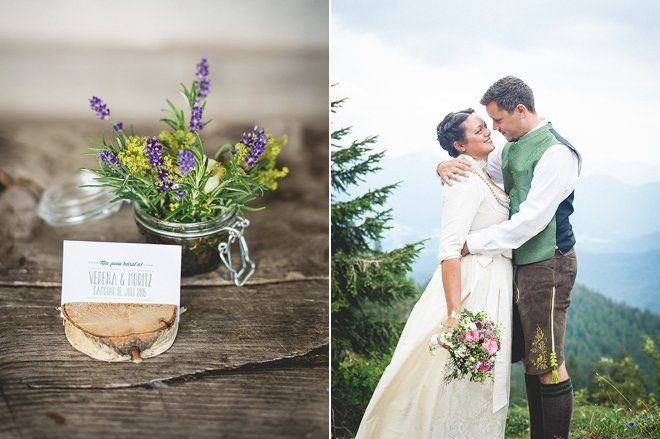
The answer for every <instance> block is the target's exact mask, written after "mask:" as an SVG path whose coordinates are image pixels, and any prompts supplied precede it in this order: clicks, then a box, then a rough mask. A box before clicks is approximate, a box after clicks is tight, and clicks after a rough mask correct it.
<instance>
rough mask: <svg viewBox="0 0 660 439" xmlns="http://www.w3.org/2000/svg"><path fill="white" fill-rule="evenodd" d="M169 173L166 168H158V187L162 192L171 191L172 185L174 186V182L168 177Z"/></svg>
mask: <svg viewBox="0 0 660 439" xmlns="http://www.w3.org/2000/svg"><path fill="white" fill-rule="evenodd" d="M167 175H168V173H167V170H166V169H159V170H158V182H159V185H158V187H157V189H158V190H159V191H161V192H169V191H170V189H172V186H174V184H173V183H172V182H171V181H170V180H169V179H168V178H167Z"/></svg>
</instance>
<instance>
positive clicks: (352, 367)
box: [332, 354, 391, 437]
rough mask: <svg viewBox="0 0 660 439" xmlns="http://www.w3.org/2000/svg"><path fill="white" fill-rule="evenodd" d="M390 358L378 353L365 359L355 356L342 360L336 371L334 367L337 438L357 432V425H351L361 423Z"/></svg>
mask: <svg viewBox="0 0 660 439" xmlns="http://www.w3.org/2000/svg"><path fill="white" fill-rule="evenodd" d="M390 357H391V355H383V356H378V355H377V354H375V355H373V356H371V358H370V359H369V360H366V359H365V358H364V357H361V356H358V355H355V356H353V357H352V358H350V359H347V360H345V361H342V362H341V363H340V364H339V367H338V368H337V370H336V371H334V370H333V374H332V393H333V402H332V416H333V419H332V421H333V423H332V424H333V431H334V436H335V437H352V436H354V435H355V432H356V428H354V427H351V426H357V425H359V424H360V420H361V419H362V414H363V413H364V409H365V408H366V405H365V404H366V403H368V402H369V399H370V398H371V395H372V394H373V392H374V389H375V388H376V385H377V384H378V380H379V379H380V376H381V375H382V374H383V371H384V370H385V367H387V365H388V364H389V362H390ZM335 395H341V398H339V397H337V398H335ZM365 401H366V403H365ZM356 408H358V409H357V410H356ZM359 408H361V409H359Z"/></svg>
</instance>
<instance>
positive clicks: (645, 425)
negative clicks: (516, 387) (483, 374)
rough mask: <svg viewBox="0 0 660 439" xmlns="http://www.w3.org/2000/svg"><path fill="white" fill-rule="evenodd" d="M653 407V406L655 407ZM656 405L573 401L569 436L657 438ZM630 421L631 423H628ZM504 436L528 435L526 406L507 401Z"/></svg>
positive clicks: (659, 435)
mask: <svg viewBox="0 0 660 439" xmlns="http://www.w3.org/2000/svg"><path fill="white" fill-rule="evenodd" d="M656 409H657V408H656ZM656 409H651V411H650V412H646V411H644V410H642V409H640V410H632V409H630V408H628V407H622V406H618V407H604V406H599V405H592V404H589V403H577V404H575V406H574V407H573V419H572V421H571V438H572V439H628V438H630V439H633V438H635V439H636V438H660V422H658V413H657V410H656ZM631 422H632V423H633V424H632V426H630V425H629V423H631ZM505 437H506V438H508V439H523V438H525V439H526V438H528V437H529V414H528V413H527V406H526V405H524V406H521V405H511V406H510V407H509V414H508V418H507V423H506V435H505Z"/></svg>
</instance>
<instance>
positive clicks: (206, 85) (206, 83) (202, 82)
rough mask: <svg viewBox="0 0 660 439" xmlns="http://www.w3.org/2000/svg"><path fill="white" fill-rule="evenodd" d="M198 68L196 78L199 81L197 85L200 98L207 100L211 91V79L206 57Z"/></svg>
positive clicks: (196, 81)
mask: <svg viewBox="0 0 660 439" xmlns="http://www.w3.org/2000/svg"><path fill="white" fill-rule="evenodd" d="M196 67H197V69H196V71H195V76H197V79H196V80H195V85H197V88H198V89H199V97H200V98H205V97H207V96H208V95H209V92H210V91H211V78H209V64H208V59H207V58H206V56H203V57H202V59H201V60H200V61H199V63H198V64H197V66H196Z"/></svg>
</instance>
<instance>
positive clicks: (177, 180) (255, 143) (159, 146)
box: [89, 57, 288, 223]
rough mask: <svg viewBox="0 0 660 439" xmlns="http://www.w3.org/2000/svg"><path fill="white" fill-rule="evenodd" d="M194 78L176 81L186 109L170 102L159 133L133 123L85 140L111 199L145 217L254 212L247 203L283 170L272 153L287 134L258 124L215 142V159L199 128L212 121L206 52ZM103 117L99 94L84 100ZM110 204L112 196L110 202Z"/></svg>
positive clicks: (190, 218) (106, 116)
mask: <svg viewBox="0 0 660 439" xmlns="http://www.w3.org/2000/svg"><path fill="white" fill-rule="evenodd" d="M196 67H197V68H196V72H195V76H196V79H195V80H194V81H193V82H192V84H191V85H190V86H189V87H186V86H185V85H183V84H181V89H182V90H181V95H182V96H183V98H184V100H185V103H186V104H187V106H188V111H187V112H186V113H187V114H184V111H183V110H181V109H179V108H177V107H176V106H175V105H174V104H173V103H172V102H171V101H170V100H169V99H167V100H166V102H167V105H168V108H167V109H164V110H163V111H164V112H165V113H166V116H165V117H164V118H162V119H160V121H161V122H163V123H164V124H165V125H166V129H164V130H162V131H161V132H160V133H158V134H157V135H148V136H138V135H136V134H135V130H134V129H133V127H132V126H131V129H130V132H126V130H125V129H124V125H123V123H122V122H117V123H112V122H111V124H112V136H111V138H110V139H106V136H105V133H102V135H101V137H100V138H99V139H93V138H90V140H91V141H92V142H93V143H94V144H95V146H96V147H95V148H90V153H92V154H94V155H96V158H97V161H98V165H99V168H98V169H90V170H89V171H90V172H92V173H93V174H95V175H96V181H97V182H98V183H99V185H101V186H106V187H110V188H111V189H112V191H113V193H114V194H115V195H116V198H115V200H120V199H128V200H133V201H134V202H135V203H137V204H139V205H140V206H141V207H142V208H143V209H144V210H145V211H146V212H147V213H148V214H150V215H152V216H154V217H156V218H159V219H162V220H166V221H172V222H179V223H192V222H200V221H206V220H208V219H211V218H215V217H218V216H221V215H223V214H225V213H226V212H230V211H237V212H238V213H240V212H241V211H242V210H257V209H255V208H253V207H249V206H247V205H246V204H247V203H249V202H250V201H252V200H254V199H255V198H256V197H257V195H260V194H262V193H263V192H264V191H266V190H275V189H276V188H277V180H278V179H279V178H281V177H284V176H285V175H286V174H287V173H288V169H287V168H286V167H284V168H281V169H277V168H276V166H275V165H276V163H275V162H276V158H277V156H278V154H279V153H280V148H281V147H282V146H283V145H284V144H286V141H287V139H286V136H283V137H282V138H280V139H275V138H274V137H273V136H272V135H271V134H268V133H266V132H265V131H264V129H263V128H261V127H259V126H255V127H254V129H253V130H252V131H250V132H246V133H244V134H243V136H242V138H241V139H240V141H238V142H237V143H235V144H225V145H223V146H221V147H219V148H218V149H217V151H216V153H215V154H214V155H213V156H212V157H208V156H207V155H206V153H205V151H204V142H203V140H202V138H201V137H200V132H201V131H202V130H203V129H204V127H205V126H206V125H207V124H208V123H209V122H210V120H209V121H203V120H202V114H203V113H204V111H205V109H206V97H207V96H208V94H209V91H210V86H211V79H210V75H209V65H208V60H207V58H206V57H202V59H201V61H200V62H199V63H198V64H197V66H196ZM89 104H90V107H91V109H92V110H94V112H95V113H96V116H97V117H98V118H99V119H101V120H108V121H110V109H109V108H108V106H107V105H106V104H105V103H104V102H103V100H102V99H100V98H98V97H96V96H94V97H92V98H91V99H90V100H89ZM113 201H114V200H113Z"/></svg>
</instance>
